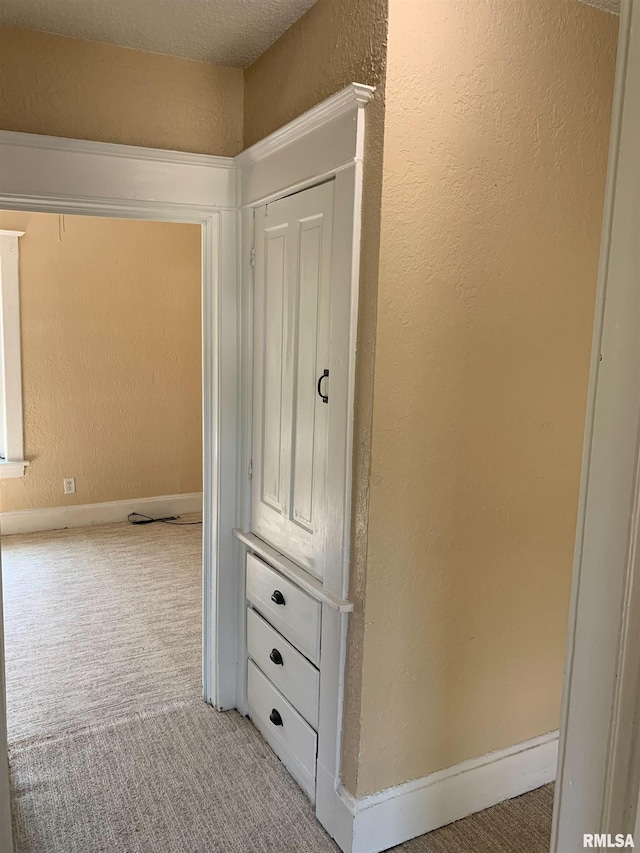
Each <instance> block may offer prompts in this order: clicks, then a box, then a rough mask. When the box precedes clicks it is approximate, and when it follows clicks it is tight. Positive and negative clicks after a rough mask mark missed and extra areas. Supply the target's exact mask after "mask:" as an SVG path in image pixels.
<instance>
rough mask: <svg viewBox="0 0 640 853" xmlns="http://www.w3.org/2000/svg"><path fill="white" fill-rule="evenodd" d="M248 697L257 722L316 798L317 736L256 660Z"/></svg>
mask: <svg viewBox="0 0 640 853" xmlns="http://www.w3.org/2000/svg"><path fill="white" fill-rule="evenodd" d="M248 699H249V714H250V716H251V719H252V720H253V723H254V725H255V726H256V727H257V728H258V729H259V730H260V732H261V733H262V735H263V736H264V739H265V740H266V741H267V743H268V744H269V746H270V747H271V748H272V749H273V751H274V752H275V753H276V755H277V756H278V757H279V758H280V760H281V761H282V763H283V764H284V765H285V767H286V768H287V770H288V771H289V772H290V773H291V775H292V776H293V778H294V779H295V780H296V782H297V783H298V784H299V785H300V787H301V788H302V790H303V791H304V792H305V793H306V794H307V796H308V797H310V798H311V800H315V792H316V753H317V742H318V738H317V735H316V733H315V732H314V730H313V729H312V728H311V726H310V725H309V724H308V723H306V722H305V721H304V720H303V719H302V717H301V716H300V714H298V712H297V711H296V710H295V708H294V707H293V706H292V705H291V704H290V703H289V702H287V700H286V699H285V698H284V696H283V695H282V694H281V693H279V692H278V691H277V690H276V688H275V687H274V686H273V684H271V682H270V681H269V680H268V678H266V676H265V675H263V673H262V672H260V670H259V669H258V667H257V666H256V665H255V664H254V663H253V661H249V674H248ZM278 723H280V724H278Z"/></svg>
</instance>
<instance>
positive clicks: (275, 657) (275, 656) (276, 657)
mask: <svg viewBox="0 0 640 853" xmlns="http://www.w3.org/2000/svg"><path fill="white" fill-rule="evenodd" d="M269 657H270V658H271V660H272V661H273V662H274V663H275V664H276V666H282V665H283V664H284V661H283V660H282V655H281V654H280V652H279V651H278V650H277V649H271V654H270V655H269Z"/></svg>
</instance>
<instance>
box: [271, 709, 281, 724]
mask: <svg viewBox="0 0 640 853" xmlns="http://www.w3.org/2000/svg"><path fill="white" fill-rule="evenodd" d="M269 719H270V720H271V722H272V723H273V725H274V726H281V725H283V722H282V717H281V716H280V713H279V711H276V709H275V708H274V709H273V710H272V711H271V713H270V714H269Z"/></svg>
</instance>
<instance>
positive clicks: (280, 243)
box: [251, 181, 334, 579]
mask: <svg viewBox="0 0 640 853" xmlns="http://www.w3.org/2000/svg"><path fill="white" fill-rule="evenodd" d="M333 188H334V185H333V181H328V182H326V183H323V184H321V185H320V186H316V187H313V188H311V189H308V190H304V191H303V192H299V193H296V194H294V195H292V196H289V197H286V198H283V199H280V200H279V201H275V202H272V203H270V204H267V205H263V206H262V207H260V208H258V210H257V211H256V216H255V285H254V298H255V303H254V315H253V316H254V333H255V338H254V409H253V410H254V418H253V480H252V521H251V529H252V531H253V532H254V533H256V534H257V535H258V536H260V537H261V538H263V539H264V540H265V541H267V542H269V543H270V544H271V545H273V546H274V547H275V548H277V549H278V550H279V551H281V552H282V553H283V554H285V555H287V556H288V557H290V558H291V559H293V560H294V561H295V562H296V563H298V564H299V565H300V566H302V567H304V568H305V569H307V570H308V571H309V572H311V574H313V575H315V576H316V577H317V578H319V579H322V578H323V576H324V560H325V551H326V549H325V540H326V530H327V525H326V481H327V460H328V453H329V448H328V409H329V407H330V405H331V403H330V394H331V392H330V388H331V376H330V372H329V369H328V368H329V363H330V347H329V343H330V342H329V317H330V311H331V303H330V299H331V252H332V228H333V195H334V192H333ZM325 371H326V373H327V374H329V375H327V376H324V373H325ZM325 401H326V402H325Z"/></svg>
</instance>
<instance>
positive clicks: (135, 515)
mask: <svg viewBox="0 0 640 853" xmlns="http://www.w3.org/2000/svg"><path fill="white" fill-rule="evenodd" d="M179 518H180V516H179V515H167V516H166V517H165V518H151V516H150V515H143V514H142V513H141V512H130V513H129V515H128V516H127V521H128V522H129V524H156V522H157V523H159V524H175V526H176V527H188V526H189V525H190V524H202V521H178V519H179Z"/></svg>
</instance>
